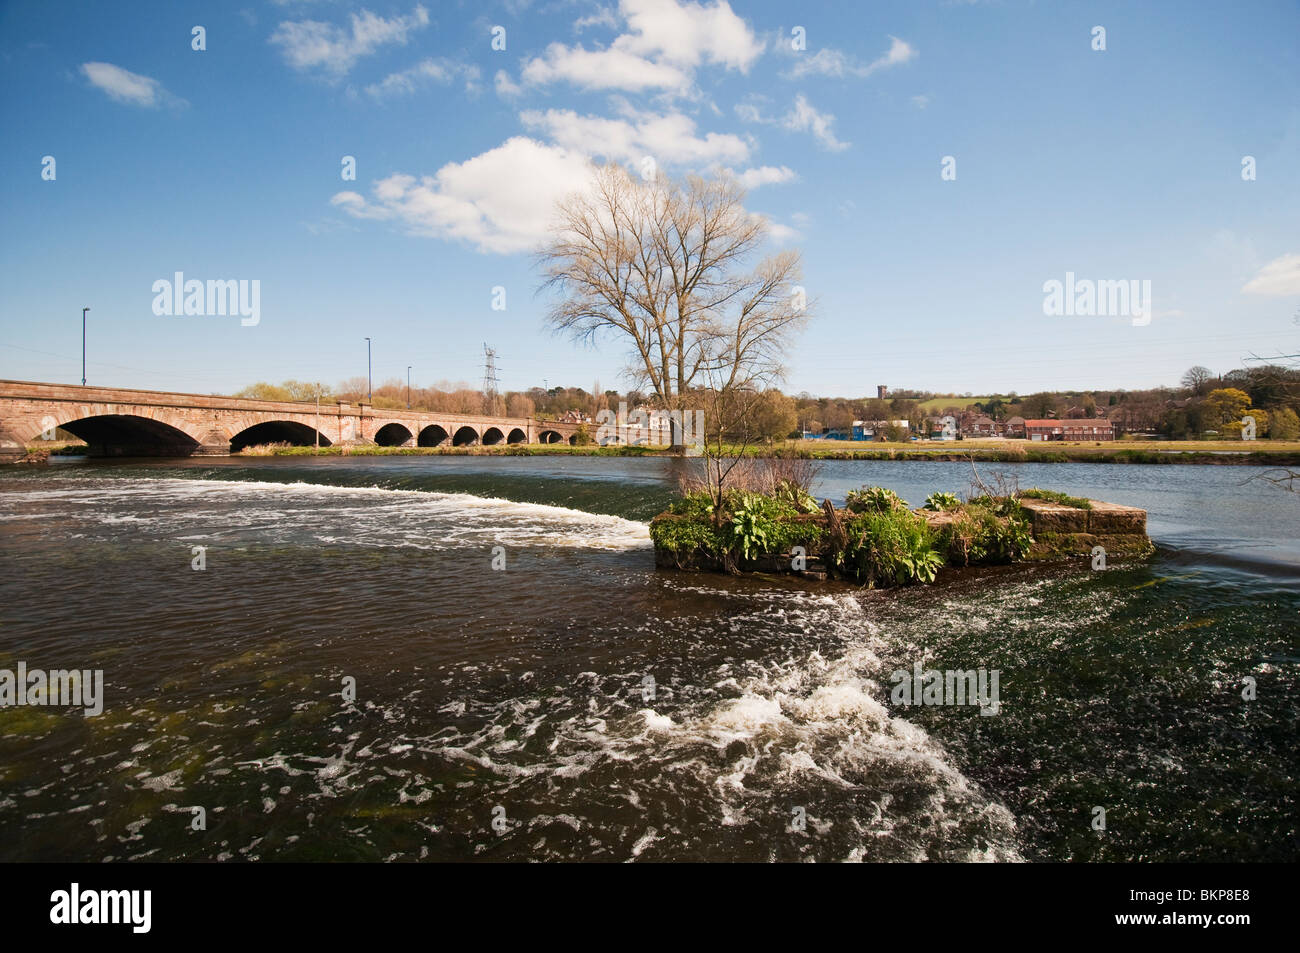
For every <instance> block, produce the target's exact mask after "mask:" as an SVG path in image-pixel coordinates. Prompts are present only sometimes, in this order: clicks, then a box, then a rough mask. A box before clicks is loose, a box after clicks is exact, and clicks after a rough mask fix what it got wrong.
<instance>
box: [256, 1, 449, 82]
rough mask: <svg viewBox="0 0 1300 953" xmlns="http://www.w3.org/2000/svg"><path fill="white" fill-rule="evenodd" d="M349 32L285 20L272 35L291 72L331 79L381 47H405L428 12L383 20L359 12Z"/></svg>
mask: <svg viewBox="0 0 1300 953" xmlns="http://www.w3.org/2000/svg"><path fill="white" fill-rule="evenodd" d="M350 22H351V29H350V30H348V29H344V28H343V27H339V26H336V25H334V24H333V23H322V22H321V21H319V20H286V21H284V22H283V23H281V24H280V25H279V26H278V27H277V28H276V30H275V32H274V33H272V34H271V40H270V42H271V43H273V44H275V45H276V46H279V47H281V48H282V50H283V52H284V58H285V61H286V62H288V64H289V65H290V66H292V67H293V68H294V69H298V70H303V71H310V70H319V71H320V72H321V73H324V74H326V75H328V76H330V77H332V78H338V77H341V76H343V75H345V74H346V73H347V72H348V71H349V70H350V69H352V65H353V64H354V63H355V62H356V61H357V60H358V59H360V58H361V57H363V56H368V55H369V54H371V53H373V52H375V50H377V49H379V47H381V46H386V45H389V44H396V45H398V46H404V45H405V44H406V41H407V38H408V35H409V34H410V33H411V32H413V31H415V30H418V29H420V28H422V27H425V26H427V25H428V23H429V11H428V10H426V9H425V8H424V7H423V6H419V5H417V6H416V7H415V9H414V10H413V11H412V12H411V15H410V16H407V17H402V16H397V17H390V18H385V17H381V16H378V15H376V14H374V13H371V12H370V11H369V10H362V11H361V12H360V13H354V14H352V15H351V17H350Z"/></svg>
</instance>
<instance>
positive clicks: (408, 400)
mask: <svg viewBox="0 0 1300 953" xmlns="http://www.w3.org/2000/svg"><path fill="white" fill-rule="evenodd" d="M406 409H407V410H410V409H411V365H410V364H407V365H406Z"/></svg>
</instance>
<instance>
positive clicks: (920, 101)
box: [912, 93, 930, 109]
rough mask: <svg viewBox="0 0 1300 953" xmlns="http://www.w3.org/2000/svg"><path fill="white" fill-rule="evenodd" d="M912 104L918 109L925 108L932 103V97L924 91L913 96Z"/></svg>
mask: <svg viewBox="0 0 1300 953" xmlns="http://www.w3.org/2000/svg"><path fill="white" fill-rule="evenodd" d="M912 105H913V106H915V107H916V108H917V109H924V108H925V107H926V106H928V105H930V97H929V96H927V95H925V94H924V93H922V94H921V95H919V96H913V97H912Z"/></svg>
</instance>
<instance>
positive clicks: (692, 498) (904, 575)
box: [650, 482, 1154, 588]
mask: <svg viewBox="0 0 1300 953" xmlns="http://www.w3.org/2000/svg"><path fill="white" fill-rule="evenodd" d="M650 537H651V539H652V540H653V541H654V546H655V565H656V567H658V568H661V569H686V570H697V571H705V572H723V573H731V574H739V573H778V574H791V575H795V576H802V577H804V578H809V579H815V580H823V579H827V578H834V579H843V580H847V581H851V582H854V583H857V584H859V585H862V586H866V587H869V588H884V587H890V586H903V585H909V584H913V583H930V582H934V580H935V579H936V578H937V576H938V574H939V571H940V570H941V569H943V568H945V567H965V566H988V565H999V564H1008V563H1015V562H1022V561H1025V560H1051V559H1063V558H1069V557H1079V556H1086V557H1091V558H1092V559H1093V561H1094V565H1098V568H1100V566H1101V565H1104V564H1105V560H1107V559H1114V558H1117V557H1145V556H1148V555H1150V554H1151V553H1152V552H1154V546H1153V545H1152V544H1151V541H1150V539H1149V538H1148V537H1147V534H1146V511H1145V510H1141V509H1138V508H1136V507H1131V506H1121V505H1118V504H1115V503H1105V502H1102V501H1100V500H1088V499H1082V498H1079V497H1072V496H1067V495H1066V494H1064V493H1057V492H1054V491H1051V490H1040V489H1029V490H1012V491H1008V492H1005V493H1001V494H998V493H989V494H985V495H978V496H972V497H971V498H969V499H968V500H966V501H965V502H963V501H961V500H960V499H959V498H958V497H957V496H956V495H955V494H952V493H932V494H931V495H930V496H929V497H928V498H927V499H926V501H925V504H924V505H923V506H921V507H920V508H917V509H912V508H910V507H909V505H908V503H907V502H906V501H905V500H903V499H901V498H900V497H899V496H898V495H897V494H896V493H894V492H893V491H892V490H888V489H886V488H884V487H878V486H873V487H863V488H862V489H860V490H855V491H852V492H850V493H849V494H848V498H847V500H846V502H845V506H844V507H843V508H842V509H840V508H836V507H835V506H834V505H833V504H832V503H831V501H830V500H825V501H823V502H822V503H821V504H818V503H817V501H816V500H815V499H814V498H813V497H812V495H811V494H810V493H808V492H807V491H806V490H805V489H802V488H801V487H799V486H798V485H796V484H794V483H790V482H782V483H778V484H777V486H776V487H775V489H774V491H773V492H771V493H756V492H747V491H739V490H727V491H724V492H722V493H720V494H717V495H714V494H710V493H708V492H707V491H696V492H689V493H686V494H685V495H683V496H682V498H681V499H680V500H678V501H676V502H675V503H673V504H672V505H671V506H670V507H669V508H668V510H667V511H666V512H664V513H661V514H659V515H658V516H657V517H655V518H654V520H653V521H652V522H651V523H650ZM1099 559H1100V563H1099V564H1098V560H1099Z"/></svg>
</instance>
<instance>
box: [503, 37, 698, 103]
mask: <svg viewBox="0 0 1300 953" xmlns="http://www.w3.org/2000/svg"><path fill="white" fill-rule="evenodd" d="M521 78H522V79H523V81H524V82H526V83H532V84H535V85H539V86H542V85H545V84H547V83H553V82H556V81H559V80H563V81H565V82H569V83H572V84H573V85H575V86H579V87H581V88H583V89H627V90H631V91H633V92H640V91H643V90H647V89H664V90H674V91H677V92H685V90H686V89H687V88H688V87H689V86H690V84H691V78H690V75H689V74H688V73H687V72H685V71H683V70H680V69H678V68H677V67H675V66H670V65H668V64H666V63H656V62H653V61H651V60H648V59H646V58H645V57H643V56H637V55H635V54H633V53H629V52H627V51H626V50H620V49H614V48H610V49H607V50H586V49H583V48H582V47H580V46H565V45H564V44H563V43H552V44H551V45H550V46H548V47H547V48H546V55H545V56H544V57H538V58H534V59H531V60H528V62H526V63H525V64H524V68H523V71H522V74H521Z"/></svg>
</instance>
